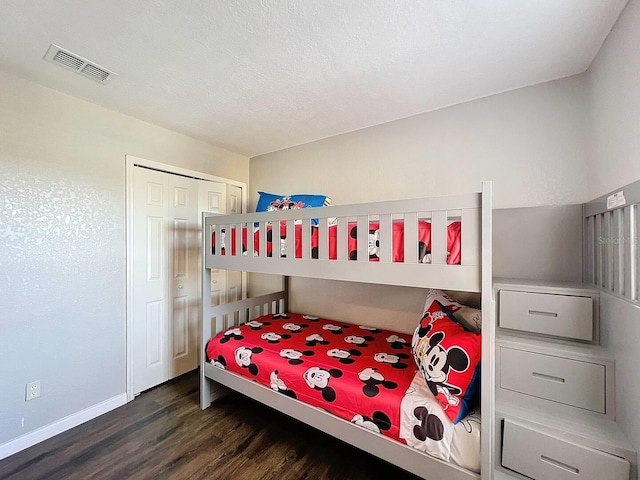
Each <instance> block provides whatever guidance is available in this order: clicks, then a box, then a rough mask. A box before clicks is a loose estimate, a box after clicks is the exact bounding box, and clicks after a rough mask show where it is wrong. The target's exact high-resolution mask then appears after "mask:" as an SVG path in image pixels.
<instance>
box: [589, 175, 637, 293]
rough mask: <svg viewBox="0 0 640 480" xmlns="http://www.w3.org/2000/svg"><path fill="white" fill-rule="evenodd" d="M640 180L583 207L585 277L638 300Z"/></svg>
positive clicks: (601, 286) (599, 285)
mask: <svg viewBox="0 0 640 480" xmlns="http://www.w3.org/2000/svg"><path fill="white" fill-rule="evenodd" d="M639 203H640V181H637V182H634V183H632V184H630V185H627V186H626V187H624V188H623V189H620V190H618V191H616V192H613V193H611V194H609V195H604V196H602V197H600V198H597V199H596V200H593V201H591V202H589V203H585V204H584V206H583V213H584V223H583V225H584V232H583V261H584V264H583V280H584V282H585V283H589V284H592V285H595V286H596V287H599V288H601V289H604V290H607V291H609V292H611V293H613V294H615V295H617V296H619V297H622V298H624V299H626V300H629V301H631V302H633V303H638V302H639V300H640V286H639V282H638V271H640V258H639V257H640V255H639V246H638V242H639V240H638V237H639V234H640V232H639V230H638V224H639V222H640V213H639V211H638V204H639Z"/></svg>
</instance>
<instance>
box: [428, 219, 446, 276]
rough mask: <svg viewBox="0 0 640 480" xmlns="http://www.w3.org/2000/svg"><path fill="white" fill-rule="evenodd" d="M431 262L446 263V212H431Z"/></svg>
mask: <svg viewBox="0 0 640 480" xmlns="http://www.w3.org/2000/svg"><path fill="white" fill-rule="evenodd" d="M431 263H433V264H437V265H442V264H446V263H447V212H446V210H439V211H435V212H433V213H432V214H431Z"/></svg>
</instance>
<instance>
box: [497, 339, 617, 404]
mask: <svg viewBox="0 0 640 480" xmlns="http://www.w3.org/2000/svg"><path fill="white" fill-rule="evenodd" d="M499 355H500V388H504V389H507V390H512V391H514V392H519V393H523V394H526V395H531V396H534V397H538V398H542V399H546V400H550V401H553V402H558V403H562V404H565V405H570V406H572V407H577V408H582V409H585V410H590V411H592V412H597V413H602V414H605V413H606V397H605V392H606V388H605V386H606V366H605V365H604V364H602V363H592V362H589V361H580V360H572V359H568V358H564V357H559V356H554V355H550V354H546V353H539V352H532V351H526V350H521V349H518V348H510V347H505V346H500V348H499Z"/></svg>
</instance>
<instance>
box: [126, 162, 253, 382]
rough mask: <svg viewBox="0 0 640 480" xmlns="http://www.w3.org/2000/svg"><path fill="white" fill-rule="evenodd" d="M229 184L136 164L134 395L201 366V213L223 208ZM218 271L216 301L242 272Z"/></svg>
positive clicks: (236, 292)
mask: <svg viewBox="0 0 640 480" xmlns="http://www.w3.org/2000/svg"><path fill="white" fill-rule="evenodd" d="M227 187H228V186H227V184H226V183H224V182H215V181H207V180H200V179H195V178H191V177H186V176H183V175H175V174H171V173H168V172H162V171H158V170H152V169H149V168H143V167H138V166H136V167H134V168H133V199H132V200H133V222H132V225H133V231H132V238H133V252H132V259H131V264H132V275H133V298H132V299H131V302H132V304H133V307H132V312H133V318H132V319H131V331H132V352H131V356H132V358H131V364H132V375H133V379H132V383H133V393H134V394H137V393H140V392H142V391H144V390H147V389H149V388H151V387H154V386H156V385H158V384H160V383H162V382H166V381H167V380H169V379H171V378H174V377H176V376H178V375H182V374H183V373H186V372H188V371H191V370H193V369H195V368H196V367H197V366H198V360H199V355H198V345H200V342H199V338H198V335H199V333H200V324H199V322H200V312H201V307H200V301H201V298H200V294H201V293H200V292H201V288H200V282H201V270H200V266H201V246H202V243H201V220H202V215H201V214H202V212H203V211H207V212H213V213H220V214H224V213H226V211H227V206H228V204H229V202H228V199H227ZM232 188H234V190H233V192H234V195H237V194H238V190H239V194H240V198H239V199H237V200H234V201H233V202H232V203H233V205H238V206H239V209H240V210H241V208H242V197H241V195H242V189H241V188H238V187H235V186H233V187H232ZM234 208H236V207H234ZM238 213H239V212H238ZM213 273H214V274H213V275H212V277H213V278H212V285H211V286H212V289H211V290H212V291H211V300H212V301H213V303H215V304H218V303H225V302H227V301H230V300H231V299H236V298H241V295H242V280H241V279H240V280H239V281H238V275H239V274H235V273H234V272H225V271H216V272H213ZM229 275H231V277H230V278H231V280H230V281H229V280H228V278H229ZM229 285H230V286H231V293H229V292H228V290H229Z"/></svg>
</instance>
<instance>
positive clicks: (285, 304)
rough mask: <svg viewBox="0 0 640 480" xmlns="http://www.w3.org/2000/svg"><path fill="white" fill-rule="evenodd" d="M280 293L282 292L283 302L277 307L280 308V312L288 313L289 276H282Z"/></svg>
mask: <svg viewBox="0 0 640 480" xmlns="http://www.w3.org/2000/svg"><path fill="white" fill-rule="evenodd" d="M282 291H283V292H284V301H283V302H282V303H283V305H279V307H282V312H283V313H286V312H288V311H289V276H288V275H283V276H282Z"/></svg>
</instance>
